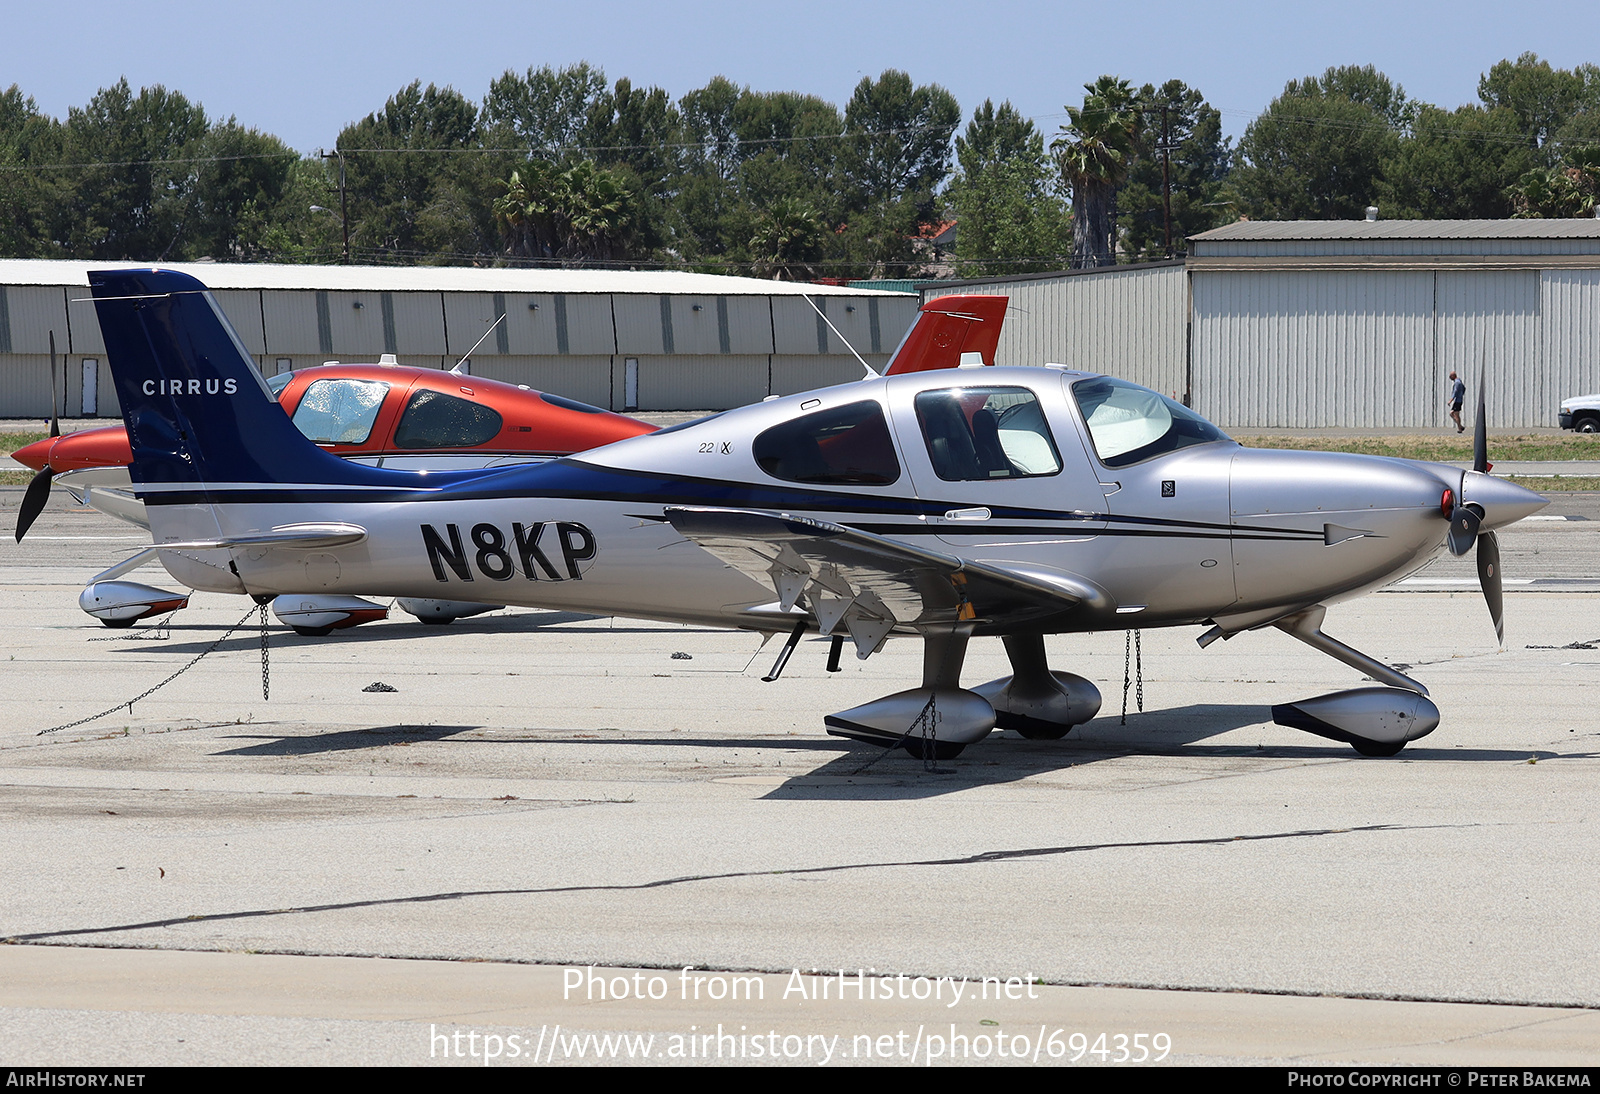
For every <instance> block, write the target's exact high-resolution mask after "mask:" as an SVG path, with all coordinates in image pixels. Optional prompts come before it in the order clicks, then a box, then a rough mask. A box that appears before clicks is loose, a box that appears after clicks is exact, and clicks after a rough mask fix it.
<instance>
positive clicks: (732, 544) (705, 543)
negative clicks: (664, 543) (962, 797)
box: [665, 506, 1116, 653]
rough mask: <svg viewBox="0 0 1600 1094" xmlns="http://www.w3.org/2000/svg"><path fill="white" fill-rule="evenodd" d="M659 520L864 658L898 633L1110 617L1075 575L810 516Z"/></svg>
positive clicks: (1101, 595) (684, 514)
mask: <svg viewBox="0 0 1600 1094" xmlns="http://www.w3.org/2000/svg"><path fill="white" fill-rule="evenodd" d="M665 516H666V519H667V521H668V522H669V523H671V525H672V526H673V528H675V529H677V531H678V532H679V534H681V535H682V536H683V537H684V538H685V539H688V540H690V541H691V542H693V543H695V544H698V545H699V546H701V547H703V548H705V549H706V550H707V551H710V552H711V553H712V554H714V555H716V556H717V557H718V558H720V559H722V560H723V561H724V562H726V563H727V564H728V565H730V566H732V567H733V568H734V569H736V570H738V571H740V572H741V573H744V574H746V575H747V576H749V577H751V578H753V579H755V580H756V581H758V582H760V583H762V584H770V585H771V586H772V587H773V588H774V589H775V590H776V592H777V594H778V607H779V608H780V609H781V611H782V612H784V613H793V612H794V610H795V608H796V607H797V606H799V605H802V602H803V606H804V607H806V608H807V609H809V611H810V612H811V614H813V615H814V616H815V617H816V619H817V623H818V625H819V627H820V628H821V630H822V632H823V633H824V634H829V633H832V632H833V631H834V629H835V627H836V626H838V625H839V624H840V623H841V622H843V623H844V625H845V627H846V628H847V629H848V630H849V631H850V634H851V636H852V637H853V638H854V639H855V641H856V645H857V648H858V650H861V649H864V648H865V649H866V652H869V653H870V652H872V651H873V650H876V649H877V648H878V647H879V646H880V645H881V644H882V641H883V638H884V637H885V636H887V634H888V632H889V631H890V630H892V629H894V628H895V627H897V626H898V627H901V628H902V629H911V630H918V631H922V630H934V629H945V628H949V627H952V626H956V625H961V624H968V625H970V626H971V627H972V628H973V630H974V631H978V632H985V633H997V632H1004V631H1010V630H1024V629H1027V628H1028V627H1029V626H1030V625H1039V626H1048V625H1050V624H1051V623H1052V622H1054V621H1056V620H1058V619H1059V618H1060V617H1062V616H1065V615H1076V616H1079V617H1082V616H1083V615H1084V614H1086V613H1093V614H1095V615H1099V614H1102V613H1103V614H1105V615H1107V616H1113V615H1114V614H1115V611H1116V606H1115V604H1114V603H1113V602H1112V600H1111V598H1110V596H1109V595H1108V594H1107V593H1106V592H1105V591H1104V590H1103V589H1101V588H1099V587H1098V586H1097V585H1095V584H1094V583H1093V582H1090V581H1087V580H1085V579H1084V578H1081V577H1078V576H1077V575H1074V574H1068V573H1065V572H1062V571H1045V570H1042V569H1038V568H1032V567H1025V566H1023V565H1022V564H1018V565H1017V566H1010V565H997V564H994V563H983V562H974V561H972V560H971V559H965V558H961V557H960V556H957V555H951V554H946V553H944V552H942V551H930V550H926V549H923V548H920V547H913V546H911V545H910V544H906V543H902V542H899V541H898V540H892V539H886V538H884V537H883V536H878V535H873V534H872V533H870V532H862V531H859V530H857V529H854V528H849V527H846V526H844V525H842V524H833V523H830V522H828V521H823V520H816V519H814V518H812V517H803V516H796V515H794V514H789V513H774V512H768V511H765V510H759V509H717V508H702V507H690V506H669V507H667V509H666V510H665ZM868 647H870V648H868Z"/></svg>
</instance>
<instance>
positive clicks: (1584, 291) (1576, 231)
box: [920, 220, 1600, 430]
mask: <svg viewBox="0 0 1600 1094" xmlns="http://www.w3.org/2000/svg"><path fill="white" fill-rule="evenodd" d="M920 288H921V292H922V295H923V298H924V299H928V298H931V297H933V296H938V295H943V294H946V293H952V292H995V293H1004V294H1007V295H1009V296H1010V297H1011V305H1012V306H1011V309H1010V311H1009V312H1008V313H1007V319H1006V326H1005V329H1004V331H1003V332H1002V336H1001V342H1000V351H999V354H998V359H999V361H1000V362H1001V363H1005V364H1042V363H1044V362H1046V361H1055V362H1059V363H1062V364H1067V365H1071V366H1074V367H1078V368H1084V369H1092V370H1096V371H1103V372H1109V373H1112V374H1114V375H1117V376H1122V377H1125V378H1126V379H1129V380H1132V381H1134V382H1135V383H1140V384H1144V385H1146V386H1148V387H1152V388H1155V389H1157V390H1159V391H1162V392H1165V393H1167V394H1170V395H1173V396H1175V397H1178V398H1180V399H1183V400H1185V401H1187V402H1188V403H1189V404H1190V405H1192V406H1194V407H1195V408H1196V409H1197V410H1199V411H1200V412H1201V413H1202V414H1204V415H1206V417H1208V418H1210V419H1211V420H1212V421H1215V422H1216V423H1217V424H1218V425H1220V426H1222V427H1223V428H1225V429H1253V430H1265V429H1279V428H1282V429H1306V428H1340V427H1343V428H1371V429H1433V428H1440V427H1441V426H1442V425H1443V424H1444V422H1445V421H1446V419H1445V409H1444V401H1445V396H1446V394H1447V392H1448V380H1447V377H1448V375H1449V373H1450V372H1451V370H1455V371H1457V372H1459V373H1460V374H1461V375H1462V377H1463V379H1465V380H1466V381H1467V383H1468V386H1469V388H1470V389H1472V390H1473V391H1474V392H1475V390H1476V386H1477V382H1478V376H1479V373H1480V371H1481V372H1482V373H1483V374H1484V375H1485V376H1486V378H1487V385H1488V387H1487V390H1488V398H1489V421H1490V424H1491V425H1493V426H1496V427H1499V428H1528V427H1534V426H1554V425H1555V424H1556V412H1557V409H1558V407H1559V405H1560V403H1561V400H1562V399H1565V398H1569V397H1570V396H1573V395H1580V394H1586V393H1589V392H1595V391H1600V220H1443V221H1440V220H1434V221H1428V220H1390V221H1276V222H1275V221H1240V222H1238V223H1236V224H1231V225H1228V226H1226V227H1223V228H1217V229H1215V230H1213V231H1210V232H1205V233H1202V234H1200V235H1197V236H1193V237H1191V238H1190V240H1189V255H1188V258H1187V259H1186V260H1179V261H1174V262H1159V263H1147V264H1140V265H1128V266H1112V267H1105V268H1101V269H1093V270H1074V271H1068V272H1065V273H1056V274H1032V275H1025V276H1021V277H1010V278H997V279H990V280H974V281H964V282H939V283H936V284H934V283H928V284H923V285H922V286H920Z"/></svg>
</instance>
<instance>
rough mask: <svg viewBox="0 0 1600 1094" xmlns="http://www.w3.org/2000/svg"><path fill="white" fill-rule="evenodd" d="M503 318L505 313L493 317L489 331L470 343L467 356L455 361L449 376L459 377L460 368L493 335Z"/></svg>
mask: <svg viewBox="0 0 1600 1094" xmlns="http://www.w3.org/2000/svg"><path fill="white" fill-rule="evenodd" d="M505 317H506V313H505V312H501V313H500V314H499V315H497V316H495V318H494V322H493V323H490V324H489V329H488V330H486V331H484V332H483V337H482V338H480V339H478V340H477V341H476V342H474V343H472V348H471V349H469V350H467V355H466V356H465V357H463V358H461V360H459V361H457V362H456V367H455V368H453V369H451V370H450V373H451V375H453V376H460V375H461V366H462V365H464V364H466V363H467V362H468V361H470V360H472V355H473V354H474V353H477V352H478V347H479V346H481V345H483V343H484V342H485V341H487V340H488V338H489V335H491V334H493V333H494V329H495V328H496V327H498V326H499V325H500V323H501V321H502V320H504V319H505Z"/></svg>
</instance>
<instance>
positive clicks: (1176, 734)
mask: <svg viewBox="0 0 1600 1094" xmlns="http://www.w3.org/2000/svg"><path fill="white" fill-rule="evenodd" d="M1265 713H1266V708H1265V707H1261V706H1255V705H1243V704H1211V703H1198V704H1194V705H1191V706H1187V707H1173V708H1169V709H1166V710H1159V711H1148V712H1146V713H1144V714H1138V715H1132V714H1130V715H1129V721H1128V724H1127V725H1126V726H1121V725H1118V724H1117V719H1116V717H1114V716H1107V717H1104V718H1099V719H1096V720H1095V721H1093V722H1091V723H1089V725H1088V726H1087V727H1080V728H1079V729H1077V730H1074V731H1073V732H1072V733H1071V734H1069V735H1068V736H1067V737H1066V738H1064V739H1063V740H1059V741H1028V740H1023V739H1021V738H1019V737H1017V736H1016V735H1015V734H1012V733H996V734H994V735H993V736H991V737H990V738H988V739H987V740H985V741H981V742H979V743H978V744H976V745H973V746H971V747H970V748H969V749H968V750H967V751H966V752H964V753H963V754H962V755H961V756H960V757H959V758H958V759H955V760H948V761H941V762H939V763H936V764H931V765H930V764H925V763H923V762H922V761H920V760H917V759H914V758H913V757H911V756H909V755H907V754H906V753H905V752H903V751H901V750H900V749H898V748H895V749H883V748H879V747H877V746H873V745H867V744H863V743H860V742H856V741H847V740H843V739H841V738H837V737H823V736H820V735H819V736H817V737H811V738H808V737H791V736H783V737H703V736H698V735H694V734H684V735H681V736H678V735H674V736H670V737H656V736H652V737H640V736H634V735H628V734H618V735H611V734H601V735H589V734H584V735H583V736H581V737H574V736H570V735H568V734H567V733H565V732H563V731H551V732H548V733H538V734H532V735H528V736H521V735H507V734H506V733H505V732H504V731H491V733H490V734H489V735H487V736H484V737H481V738H472V739H470V740H467V739H463V740H460V741H459V742H458V743H461V744H469V745H489V746H494V747H506V746H508V745H512V746H514V745H517V744H528V745H539V746H542V747H546V748H560V747H562V746H566V747H570V748H575V749H580V750H589V749H593V748H595V747H597V746H598V747H601V748H605V749H611V750H615V749H628V748H662V747H669V748H674V749H692V750H694V751H695V752H696V753H709V754H715V753H717V752H720V751H727V752H744V753H746V754H748V753H750V752H752V751H763V750H766V751H772V750H782V751H784V752H799V753H827V754H831V758H829V759H827V760H825V761H824V762H823V763H822V764H821V765H820V766H818V767H815V768H812V769H811V770H809V771H807V772H806V773H805V774H803V775H796V776H793V777H785V778H782V781H781V782H779V783H778V784H777V785H775V786H774V787H773V788H772V789H771V790H770V791H769V792H768V793H766V794H763V795H762V797H763V798H766V799H769V800H786V801H794V800H908V799H918V798H931V797H938V796H940V795H943V794H949V793H953V792H956V791H958V790H963V789H966V788H968V787H971V786H973V785H979V784H983V785H993V784H996V783H1003V782H1016V781H1019V780H1021V779H1025V778H1027V777H1029V776H1031V775H1038V774H1043V773H1047V772H1052V771H1061V770H1065V769H1066V768H1070V767H1079V766H1083V765H1087V764H1092V763H1099V762H1103V761H1106V760H1116V759H1127V758H1132V757H1140V756H1170V757H1177V758H1186V759H1193V760H1202V761H1205V760H1215V761H1217V762H1218V763H1219V764H1221V763H1222V762H1223V761H1226V760H1228V759H1239V758H1242V757H1248V758H1250V759H1256V760H1275V761H1288V762H1300V763H1308V762H1320V761H1328V760H1339V761H1349V762H1355V763H1399V762H1405V761H1415V762H1426V761H1429V760H1433V761H1445V760H1448V761H1454V762H1457V763H1460V762H1463V761H1465V762H1489V763H1527V762H1530V761H1532V762H1541V761H1546V760H1563V759H1565V760H1573V759H1592V758H1595V757H1596V756H1600V753H1596V752H1590V751H1553V750H1550V749H1481V748H1478V749H1468V748H1454V747H1435V748H1429V747H1426V746H1422V745H1418V744H1412V745H1410V746H1408V747H1407V748H1406V750H1405V751H1404V752H1402V753H1401V754H1400V755H1399V756H1398V757H1394V758H1392V759H1387V760H1382V759H1371V760H1363V759H1362V758H1361V757H1359V756H1357V755H1356V754H1355V753H1354V751H1353V750H1351V749H1350V748H1349V746H1347V745H1343V744H1335V743H1333V742H1329V743H1327V744H1322V743H1320V742H1318V741H1316V740H1315V739H1313V738H1310V737H1308V738H1306V741H1305V743H1303V744H1301V743H1290V744H1261V743H1256V744H1250V743H1244V742H1241V743H1238V744H1202V743H1201V742H1203V741H1206V740H1207V739H1209V738H1212V737H1216V736H1219V735H1221V734H1224V733H1228V732H1231V731H1233V730H1236V729H1243V728H1245V727H1247V726H1252V725H1261V724H1262V723H1263V721H1264V719H1263V717H1262V716H1263V715H1264V714H1265ZM484 728H485V727H483V726H480V725H409V724H393V725H382V726H371V727H368V728H365V729H350V730H335V731H330V732H325V733H311V734H305V735H295V736H278V735H269V734H259V733H254V734H243V733H236V734H230V735H228V736H226V737H223V738H222V740H224V741H229V740H244V741H252V742H255V743H252V744H246V745H241V746H239V747H236V748H228V749H223V750H221V751H218V752H216V753H214V754H213V755H216V756H219V757H220V756H309V755H318V754H323V753H333V752H351V751H358V750H361V749H368V748H383V747H386V746H390V745H395V744H409V743H420V742H425V741H442V740H446V739H448V738H452V737H455V736H456V735H457V734H461V733H468V732H473V731H476V730H481V729H484ZM1085 729H1087V731H1088V732H1087V733H1084V730H1085ZM742 777H751V776H742ZM753 777H754V778H762V777H763V776H759V775H757V776H753ZM774 777H775V778H776V776H774Z"/></svg>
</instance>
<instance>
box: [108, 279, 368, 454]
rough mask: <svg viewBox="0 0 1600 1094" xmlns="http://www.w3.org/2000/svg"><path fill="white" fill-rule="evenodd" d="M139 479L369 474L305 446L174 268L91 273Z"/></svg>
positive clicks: (227, 333)
mask: <svg viewBox="0 0 1600 1094" xmlns="http://www.w3.org/2000/svg"><path fill="white" fill-rule="evenodd" d="M89 287H90V289H91V291H92V292H93V295H94V302H95V311H96V312H97V313H98V315H99V318H100V331H101V333H102V335H103V336H104V338H105V346H106V361H107V363H108V364H109V365H110V367H111V375H112V377H113V378H114V379H115V381H116V385H117V398H118V400H120V402H121V404H122V418H123V421H124V422H125V423H126V425H127V428H128V441H129V443H130V444H131V446H132V448H133V465H132V469H131V473H132V475H133V481H134V482H135V483H138V484H143V483H195V484H221V483H241V484H242V483H340V484H342V483H351V484H354V483H357V482H365V481H370V479H369V474H368V473H369V472H371V471H372V470H373V469H371V468H365V467H360V466H358V465H355V464H351V463H349V462H348V461H346V460H342V459H340V458H338V457H337V456H334V455H331V454H330V453H327V452H324V451H323V450H322V449H320V448H318V447H317V446H316V445H315V444H313V443H312V442H311V441H309V440H307V439H306V438H305V436H303V435H302V434H301V433H300V431H299V430H298V429H296V428H295V426H294V424H293V423H292V422H291V421H290V420H289V416H288V415H287V414H285V413H284V412H283V408H282V407H280V406H279V405H278V403H277V401H276V400H275V399H273V397H272V394H271V392H270V391H268V389H267V385H266V381H265V380H264V379H263V378H262V376H261V373H260V371H259V370H257V368H256V366H255V362H254V361H253V360H252V359H251V357H250V354H249V352H248V351H246V349H245V348H244V345H243V344H242V343H241V342H240V341H239V336H238V335H237V334H235V333H234V330H233V327H232V326H231V325H229V323H228V320H227V318H226V317H225V316H224V315H223V314H222V309H221V308H219V307H218V306H217V303H216V301H215V300H214V299H213V298H212V296H211V293H210V292H209V291H207V289H206V287H205V286H204V285H202V284H201V283H200V282H199V281H197V280H196V279H195V278H193V277H190V276H189V275H187V274H182V273H177V272H175V271H173V270H151V269H145V270H102V271H97V272H94V273H91V274H90V275H89Z"/></svg>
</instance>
